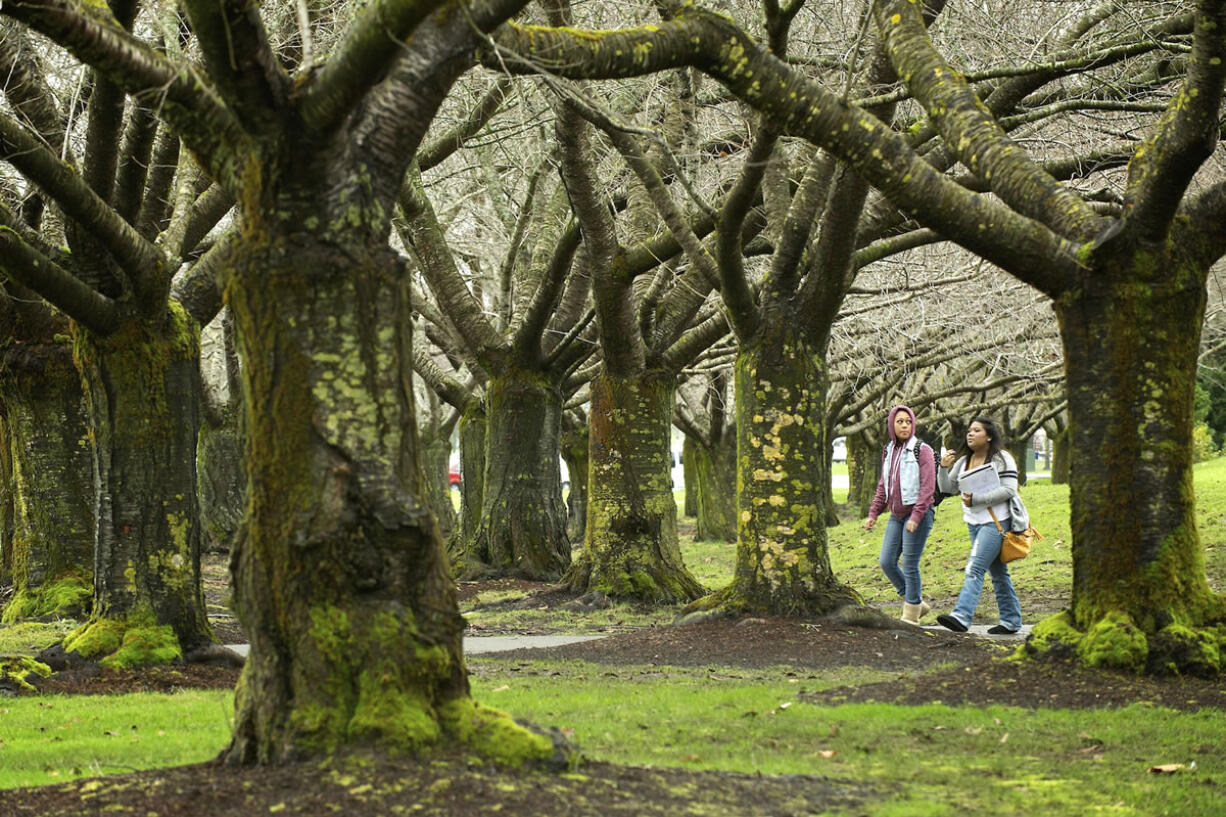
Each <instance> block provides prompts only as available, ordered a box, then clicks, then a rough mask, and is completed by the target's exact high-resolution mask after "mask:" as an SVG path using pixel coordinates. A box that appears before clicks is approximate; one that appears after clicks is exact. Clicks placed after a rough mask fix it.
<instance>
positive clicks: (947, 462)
mask: <svg viewBox="0 0 1226 817" xmlns="http://www.w3.org/2000/svg"><path fill="white" fill-rule="evenodd" d="M957 459H958V455H957V454H956V453H954V450H953V449H952V448H951V449H949V450H948V451H946V452H945V453H944V454H942V455H941V467H942V468H952V467H953V464H954V463H955V462H956V461H957Z"/></svg>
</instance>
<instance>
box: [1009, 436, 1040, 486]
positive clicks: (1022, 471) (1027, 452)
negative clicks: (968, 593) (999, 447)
mask: <svg viewBox="0 0 1226 817" xmlns="http://www.w3.org/2000/svg"><path fill="white" fill-rule="evenodd" d="M1033 451H1034V449H1033V447H1032V445H1031V442H1030V439H1029V438H1027V439H1025V440H1010V441H1009V453H1010V454H1012V455H1013V461H1014V462H1016V463H1017V484H1018V485H1019V486H1022V485H1025V484H1026V477H1027V474H1028V473H1029V471H1030V460H1031V458H1032V457H1033V456H1034V454H1033V453H1032V452H1033Z"/></svg>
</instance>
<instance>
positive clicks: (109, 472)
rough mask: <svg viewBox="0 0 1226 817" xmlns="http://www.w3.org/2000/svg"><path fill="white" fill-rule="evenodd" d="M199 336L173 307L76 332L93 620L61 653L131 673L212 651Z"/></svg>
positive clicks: (70, 638) (178, 307)
mask: <svg viewBox="0 0 1226 817" xmlns="http://www.w3.org/2000/svg"><path fill="white" fill-rule="evenodd" d="M199 339H200V330H199V327H197V326H196V325H195V323H194V322H193V321H192V320H191V318H189V317H188V316H187V314H186V313H185V312H184V311H183V309H182V308H181V307H180V306H179V305H178V304H177V303H173V302H172V304H171V307H170V309H169V310H168V313H167V316H166V317H165V319H164V320H162V321H160V322H158V323H156V324H155V323H154V322H149V321H135V320H134V321H130V322H128V323H127V324H126V325H125V326H124V327H122V328H121V329H120V330H119V331H118V332H116V333H115V334H114V335H110V336H108V337H105V338H98V337H96V336H93V335H91V334H90V333H88V332H87V331H85V330H78V334H77V348H76V354H77V361H78V366H80V368H81V373H82V379H83V382H84V384H85V396H86V406H87V408H88V412H89V417H90V428H91V431H92V436H93V442H94V446H93V455H94V479H95V484H96V487H97V507H96V512H95V518H96V525H97V534H96V543H95V547H94V610H93V614H92V616H91V618H90V620H89V622H88V623H87V624H85V625H84V626H83V627H82V628H81V629H79V630H77V631H76V632H75V633H72V634H71V635H69V636H68V638H66V639H65V640H64V649H65V650H67V651H70V652H72V651H75V652H77V653H80V654H81V655H82V656H85V657H90V658H102V657H103V656H106V657H105V658H104V659H103V664H106V665H112V666H134V665H145V664H157V663H167V662H169V661H173V660H178V659H179V658H181V657H182V655H183V654H184V653H185V652H187V651H189V650H191V649H193V648H196V647H201V646H204V645H206V644H208V643H210V642H212V640H213V634H212V631H211V629H210V628H209V623H208V619H207V617H206V615H205V607H204V596H203V593H202V591H201V585H200V539H201V536H200V518H199V509H198V505H197V502H196V441H197V433H198V430H199V427H200V412H201V405H202V399H203V398H202V393H201V381H200V344H199Z"/></svg>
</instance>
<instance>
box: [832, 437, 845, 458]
mask: <svg viewBox="0 0 1226 817" xmlns="http://www.w3.org/2000/svg"><path fill="white" fill-rule="evenodd" d="M830 449H831V451H832V452H833V453H832V455H831V459H833V460H834V461H835V462H847V438H846V437H835V438H834V442H832V443H831V444H830Z"/></svg>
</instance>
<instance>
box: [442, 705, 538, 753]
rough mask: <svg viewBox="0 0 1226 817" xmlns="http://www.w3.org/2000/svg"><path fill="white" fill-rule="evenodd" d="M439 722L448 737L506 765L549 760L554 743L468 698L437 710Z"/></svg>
mask: <svg viewBox="0 0 1226 817" xmlns="http://www.w3.org/2000/svg"><path fill="white" fill-rule="evenodd" d="M439 722H440V723H441V724H442V727H443V729H444V730H446V732H447V734H449V735H451V736H453V737H454V738H455V739H456V740H458V741H460V742H461V743H463V744H464V745H466V746H468V747H470V748H471V749H472V750H473V751H474V752H476V753H477V754H478V755H480V756H481V757H484V758H487V759H489V760H493V761H494V762H496V763H501V764H503V765H505V766H522V765H524V764H526V763H540V762H542V761H545V760H548V759H549V758H550V757H551V756H552V755H553V751H554V747H553V741H551V740H550V739H549V738H547V737H545V736H544V735H538V734H536V733H534V732H531V731H529V730H528V729H525V728H524V727H523V726H520V725H519V724H517V723H515V721H513V720H512V719H511V716H510V715H507V714H506V713H504V712H499V711H498V710H496V709H489V708H488V707H485V706H482V705H481V704H479V703H476V702H475V701H473V700H471V699H469V698H457V699H456V700H453V701H450V702H448V703H447V704H445V705H444V706H442V707H441V708H440V709H439Z"/></svg>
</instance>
